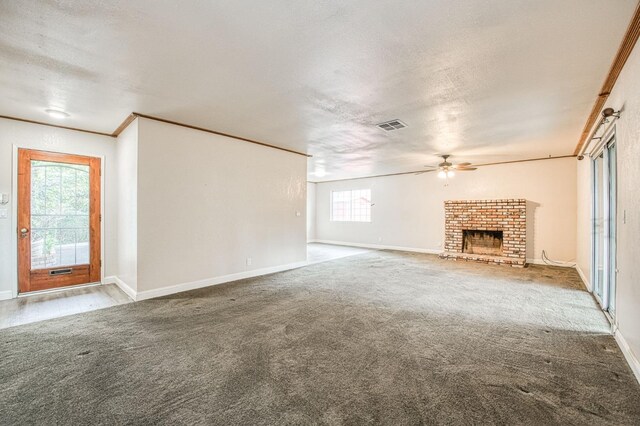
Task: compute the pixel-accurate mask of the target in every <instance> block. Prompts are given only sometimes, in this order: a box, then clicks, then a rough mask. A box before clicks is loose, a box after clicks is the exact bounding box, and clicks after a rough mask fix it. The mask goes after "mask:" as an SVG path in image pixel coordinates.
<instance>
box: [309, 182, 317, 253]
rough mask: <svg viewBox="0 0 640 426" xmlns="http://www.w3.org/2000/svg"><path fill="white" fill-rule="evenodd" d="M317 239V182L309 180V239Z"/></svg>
mask: <svg viewBox="0 0 640 426" xmlns="http://www.w3.org/2000/svg"><path fill="white" fill-rule="evenodd" d="M315 239H316V184H315V183H313V182H307V241H314V240H315Z"/></svg>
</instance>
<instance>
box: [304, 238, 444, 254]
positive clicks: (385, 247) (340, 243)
mask: <svg viewBox="0 0 640 426" xmlns="http://www.w3.org/2000/svg"><path fill="white" fill-rule="evenodd" d="M315 242H316V243H321V244H333V245H336V246H349V247H361V248H370V249H374V250H398V251H411V252H415V253H428V254H440V253H442V250H436V249H426V248H417V247H402V246H388V245H383V244H362V243H348V242H345V241H331V240H315Z"/></svg>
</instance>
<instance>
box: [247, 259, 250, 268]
mask: <svg viewBox="0 0 640 426" xmlns="http://www.w3.org/2000/svg"><path fill="white" fill-rule="evenodd" d="M247 266H251V258H250V257H247Z"/></svg>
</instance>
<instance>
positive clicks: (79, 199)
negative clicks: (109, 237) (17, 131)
mask: <svg viewBox="0 0 640 426" xmlns="http://www.w3.org/2000/svg"><path fill="white" fill-rule="evenodd" d="M17 231H18V288H19V291H20V293H26V292H29V291H37V290H45V289H50V288H56V287H64V286H70V285H78V284H86V283H92V282H98V281H100V159H99V158H93V157H84V156H80V155H70V154H59V153H53V152H44V151H34V150H29V149H20V150H18V229H17Z"/></svg>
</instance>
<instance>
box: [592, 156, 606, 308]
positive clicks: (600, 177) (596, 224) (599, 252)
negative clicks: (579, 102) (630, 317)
mask: <svg viewBox="0 0 640 426" xmlns="http://www.w3.org/2000/svg"><path fill="white" fill-rule="evenodd" d="M593 166H594V167H593V171H594V187H593V201H594V206H593V213H594V214H593V233H594V238H593V243H594V244H593V246H594V247H593V248H594V251H593V256H594V257H593V268H594V270H593V281H594V282H593V292H594V293H595V294H596V296H598V298H599V299H600V300H602V289H603V282H604V262H605V258H604V225H605V223H604V207H605V203H604V154H600V155H599V156H598V157H596V158H595V159H594V160H593Z"/></svg>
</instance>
